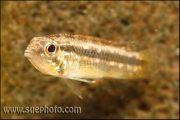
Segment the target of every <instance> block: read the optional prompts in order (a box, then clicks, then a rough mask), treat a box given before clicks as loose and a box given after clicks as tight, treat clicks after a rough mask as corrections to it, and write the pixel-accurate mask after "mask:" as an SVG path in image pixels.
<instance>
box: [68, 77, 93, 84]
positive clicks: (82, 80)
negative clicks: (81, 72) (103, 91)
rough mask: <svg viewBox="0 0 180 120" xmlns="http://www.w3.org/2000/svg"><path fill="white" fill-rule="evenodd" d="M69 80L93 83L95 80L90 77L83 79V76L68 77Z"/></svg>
mask: <svg viewBox="0 0 180 120" xmlns="http://www.w3.org/2000/svg"><path fill="white" fill-rule="evenodd" d="M69 79H71V80H77V81H80V82H86V83H95V82H96V80H92V79H83V78H69Z"/></svg>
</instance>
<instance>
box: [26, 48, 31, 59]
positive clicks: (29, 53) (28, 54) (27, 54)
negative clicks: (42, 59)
mask: <svg viewBox="0 0 180 120" xmlns="http://www.w3.org/2000/svg"><path fill="white" fill-rule="evenodd" d="M31 53H32V51H31V50H25V51H24V56H25V57H27V58H32V54H31Z"/></svg>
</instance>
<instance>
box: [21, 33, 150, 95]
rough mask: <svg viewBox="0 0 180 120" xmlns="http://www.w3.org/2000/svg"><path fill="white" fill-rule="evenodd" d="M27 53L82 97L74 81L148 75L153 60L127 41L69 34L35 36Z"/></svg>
mask: <svg viewBox="0 0 180 120" xmlns="http://www.w3.org/2000/svg"><path fill="white" fill-rule="evenodd" d="M24 56H25V57H26V58H27V59H28V60H29V61H30V62H31V63H32V65H33V66H34V67H35V68H36V69H38V70H39V71H41V72H42V73H44V74H46V75H52V76H56V77H60V78H64V79H65V80H66V83H67V84H68V86H69V87H70V88H72V90H73V92H74V93H75V94H77V95H78V96H79V97H80V98H82V95H81V93H80V92H79V90H78V89H77V88H76V87H75V86H74V85H73V84H72V82H71V80H77V81H82V82H87V83H94V82H96V80H98V79H102V78H112V79H141V78H148V75H149V74H150V70H151V65H152V63H153V62H152V57H151V56H150V54H149V52H147V51H131V49H130V47H129V45H128V44H126V43H120V44H116V43H114V42H112V41H107V40H104V39H100V38H97V37H92V36H86V35H69V34H54V35H48V36H44V37H34V38H33V39H32V40H31V42H30V44H29V45H28V47H27V49H26V50H25V53H24Z"/></svg>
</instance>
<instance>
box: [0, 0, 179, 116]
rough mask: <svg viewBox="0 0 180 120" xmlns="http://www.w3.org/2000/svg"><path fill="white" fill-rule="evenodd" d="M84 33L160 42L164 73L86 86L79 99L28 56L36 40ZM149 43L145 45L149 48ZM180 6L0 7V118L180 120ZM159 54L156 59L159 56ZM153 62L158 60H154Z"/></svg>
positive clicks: (64, 4) (30, 4) (57, 4)
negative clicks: (49, 109)
mask: <svg viewBox="0 0 180 120" xmlns="http://www.w3.org/2000/svg"><path fill="white" fill-rule="evenodd" d="M64 33H66V34H85V35H90V36H96V37H100V38H103V39H107V40H114V41H127V42H128V41H131V40H134V41H137V43H139V44H141V43H143V45H145V46H146V47H147V48H149V49H151V47H153V46H156V45H159V46H160V47H159V49H158V50H157V53H158V54H159V53H160V56H159V61H160V65H159V66H158V68H157V69H159V70H160V72H159V74H158V75H156V76H155V77H154V78H153V79H149V80H135V81H131V80H127V81H126V80H111V79H107V80H101V81H98V82H96V83H94V84H87V83H81V84H80V86H79V90H80V91H82V94H83V99H79V98H78V97H77V96H76V95H75V94H74V93H73V92H72V91H71V90H70V88H69V87H68V86H67V85H66V84H65V82H64V80H61V79H60V78H57V77H53V76H46V75H44V74H42V73H41V72H40V71H38V70H36V69H35V67H34V66H33V65H31V63H30V62H29V61H28V60H27V59H26V58H25V57H24V50H25V49H26V47H27V45H28V44H29V42H30V40H31V39H32V38H33V37H37V36H45V35H50V34H64ZM144 43H146V44H144ZM178 48H179V1H164V2H162V1H156V2H138V1H128V2H125V1H112V2H110V1H102V2H100V1H93V2H90V1H68V2H58V1H38V2H37V1H27V2H23V1H21V2H20V1H19V2H15V1H14V2H13V1H3V2H1V118H23V119H24V118H31V119H33V118H48V119H50V118H67V119H68V118H151V119H152V118H176V119H177V118H179V52H178V51H179V49H178ZM155 55H156V54H155ZM152 57H153V56H152ZM44 105H46V106H55V105H56V106H60V107H63V108H64V107H67V106H79V107H81V113H77V114H76V113H73V114H70V113H66V114H63V113H61V114H58V113H56V114H53V113H49V114H42V113H41V114H40V113H39V114H38V113H34V114H30V113H29V114H28V113H26V114H22V113H21V114H18V113H13V114H6V113H4V107H8V106H9V107H11V106H19V107H26V106H34V107H35V106H39V107H41V106H44Z"/></svg>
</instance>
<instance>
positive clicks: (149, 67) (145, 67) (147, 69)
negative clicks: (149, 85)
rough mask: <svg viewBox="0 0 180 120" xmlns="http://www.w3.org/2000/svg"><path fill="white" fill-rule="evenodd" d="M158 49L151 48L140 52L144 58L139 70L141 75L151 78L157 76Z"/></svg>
mask: <svg viewBox="0 0 180 120" xmlns="http://www.w3.org/2000/svg"><path fill="white" fill-rule="evenodd" d="M158 57H159V56H158V50H157V49H156V48H151V49H148V50H143V51H141V52H140V58H141V59H142V61H143V62H142V64H141V69H139V70H138V71H137V72H138V74H139V76H140V77H142V78H145V79H150V78H153V77H155V76H156V74H157V73H158V71H159V62H158V61H159V60H158Z"/></svg>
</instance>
